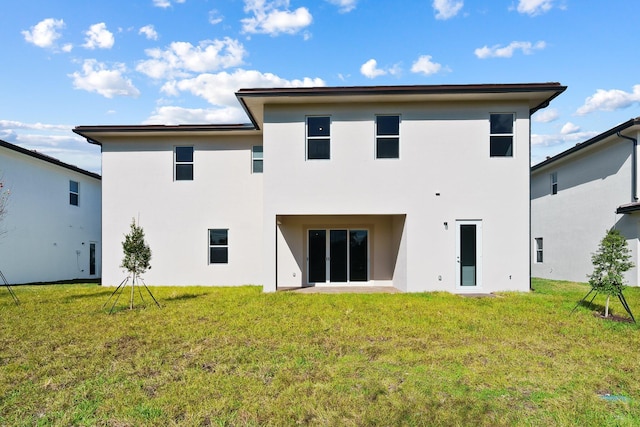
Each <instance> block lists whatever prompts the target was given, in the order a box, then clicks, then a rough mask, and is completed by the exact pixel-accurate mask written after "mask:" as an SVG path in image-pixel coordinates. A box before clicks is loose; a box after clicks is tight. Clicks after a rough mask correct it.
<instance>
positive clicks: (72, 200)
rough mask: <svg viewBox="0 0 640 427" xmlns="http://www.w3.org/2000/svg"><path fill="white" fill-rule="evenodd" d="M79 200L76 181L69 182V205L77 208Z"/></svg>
mask: <svg viewBox="0 0 640 427" xmlns="http://www.w3.org/2000/svg"><path fill="white" fill-rule="evenodd" d="M79 198H80V184H79V183H78V181H69V204H70V205H73V206H78V201H79Z"/></svg>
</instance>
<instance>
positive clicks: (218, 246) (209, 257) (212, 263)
mask: <svg viewBox="0 0 640 427" xmlns="http://www.w3.org/2000/svg"><path fill="white" fill-rule="evenodd" d="M211 230H226V231H227V244H226V245H212V244H211V237H210V234H211ZM211 248H227V262H211ZM207 264H208V265H229V229H228V228H208V229H207Z"/></svg>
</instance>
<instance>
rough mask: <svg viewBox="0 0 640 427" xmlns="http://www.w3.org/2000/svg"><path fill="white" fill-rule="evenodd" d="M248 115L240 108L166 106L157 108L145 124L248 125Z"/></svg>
mask: <svg viewBox="0 0 640 427" xmlns="http://www.w3.org/2000/svg"><path fill="white" fill-rule="evenodd" d="M248 121H249V119H248V118H247V114H246V113H245V112H244V111H243V110H242V108H240V107H237V106H235V107H223V108H183V107H174V106H164V107H159V108H157V109H156V110H155V111H154V112H153V113H152V114H151V116H149V118H148V119H147V120H145V121H144V124H148V125H149V124H163V125H179V124H189V123H191V124H199V123H222V124H228V123H247V122H248Z"/></svg>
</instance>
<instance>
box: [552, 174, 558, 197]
mask: <svg viewBox="0 0 640 427" xmlns="http://www.w3.org/2000/svg"><path fill="white" fill-rule="evenodd" d="M551 194H558V172H553V173H552V174H551Z"/></svg>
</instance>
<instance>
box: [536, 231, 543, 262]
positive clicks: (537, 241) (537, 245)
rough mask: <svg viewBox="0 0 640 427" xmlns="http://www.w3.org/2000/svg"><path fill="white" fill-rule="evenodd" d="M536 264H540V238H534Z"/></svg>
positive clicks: (541, 257) (541, 256) (541, 258)
mask: <svg viewBox="0 0 640 427" xmlns="http://www.w3.org/2000/svg"><path fill="white" fill-rule="evenodd" d="M535 241H536V263H542V260H543V254H542V237H536V239H535Z"/></svg>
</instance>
